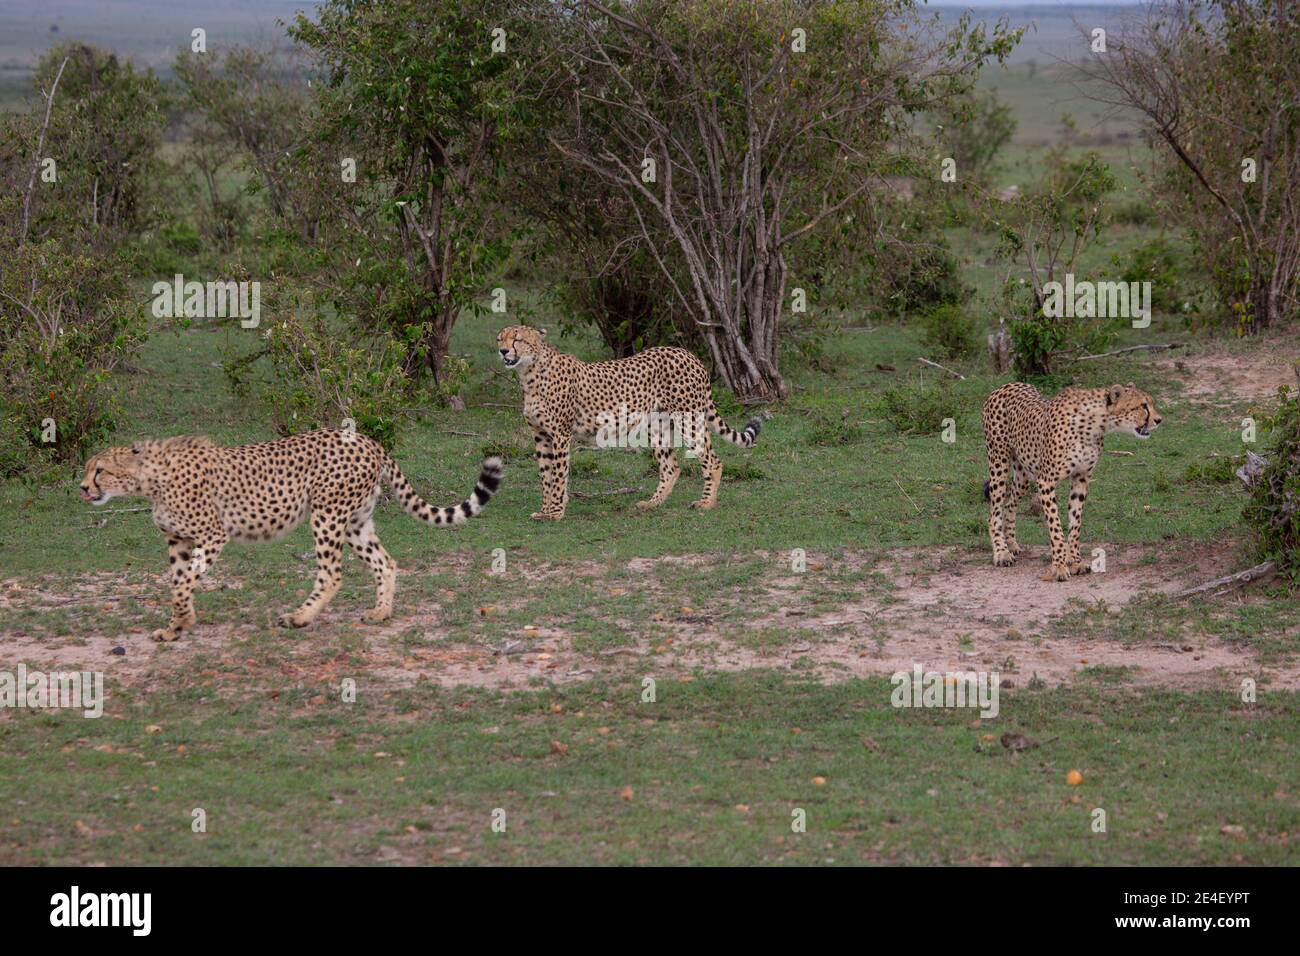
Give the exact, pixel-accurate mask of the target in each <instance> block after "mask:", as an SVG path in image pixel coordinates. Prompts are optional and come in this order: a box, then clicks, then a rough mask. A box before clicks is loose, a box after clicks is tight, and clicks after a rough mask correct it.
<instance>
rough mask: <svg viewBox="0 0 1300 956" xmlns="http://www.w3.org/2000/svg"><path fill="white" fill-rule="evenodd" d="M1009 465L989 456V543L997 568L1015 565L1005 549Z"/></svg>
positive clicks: (1011, 552)
mask: <svg viewBox="0 0 1300 956" xmlns="http://www.w3.org/2000/svg"><path fill="white" fill-rule="evenodd" d="M1009 472H1010V465H1009V464H1008V463H1007V462H1006V461H1005V460H1003V459H1002V458H1000V457H995V456H994V455H993V454H990V455H989V543H990V544H992V545H993V564H994V565H995V566H996V567H999V568H1005V567H1010V566H1011V565H1013V564H1015V563H1016V555H1015V552H1014V551H1012V550H1011V549H1010V548H1008V547H1007V538H1006V524H1005V522H1006V512H1007V508H1006V496H1007V494H1008V492H1009V489H1008V488H1007V475H1008V474H1009Z"/></svg>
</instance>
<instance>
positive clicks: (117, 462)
mask: <svg viewBox="0 0 1300 956" xmlns="http://www.w3.org/2000/svg"><path fill="white" fill-rule="evenodd" d="M143 464H144V462H143V452H142V450H141V447H140V446H139V445H134V446H130V447H128V446H126V445H120V446H118V447H116V448H110V449H108V451H103V452H100V453H99V454H98V455H96V456H95V457H94V458H92V459H90V461H88V462H86V476H85V477H84V478H82V479H81V497H82V498H84V499H85V500H86V501H88V502H90V504H92V505H102V504H104V503H105V502H106V501H108V500H109V499H110V498H117V497H119V496H122V495H126V496H130V495H138V494H141V492H142V482H141V475H142V471H143Z"/></svg>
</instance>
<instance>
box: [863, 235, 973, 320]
mask: <svg viewBox="0 0 1300 956" xmlns="http://www.w3.org/2000/svg"><path fill="white" fill-rule="evenodd" d="M896 265H897V267H898V268H897V269H891V268H882V269H881V270H880V272H879V274H880V275H881V277H882V278H883V279H884V281H885V283H886V290H885V295H884V302H883V308H884V310H885V312H886V313H887V314H889V315H891V316H893V317H895V318H898V319H902V318H905V317H907V316H909V315H915V314H916V313H918V312H926V311H929V310H931V309H933V308H935V307H937V306H944V305H956V304H957V303H960V302H964V301H966V299H967V298H968V297H969V296H970V294H971V292H972V290H971V288H970V287H969V286H967V285H966V284H965V283H963V282H962V281H961V275H960V272H961V267H960V266H959V265H958V263H957V260H956V259H954V258H953V257H952V256H951V255H950V254H949V253H948V252H947V250H945V249H941V248H931V247H924V248H921V249H910V250H907V260H906V262H903V263H897V264H896Z"/></svg>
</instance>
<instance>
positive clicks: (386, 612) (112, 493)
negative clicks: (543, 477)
mask: <svg viewBox="0 0 1300 956" xmlns="http://www.w3.org/2000/svg"><path fill="white" fill-rule="evenodd" d="M501 475H502V467H501V459H499V458H489V459H487V461H485V462H483V469H482V473H481V474H480V475H479V479H478V484H477V485H475V487H474V492H473V494H472V495H470V497H469V498H468V499H466V500H465V501H463V502H461V503H460V504H459V505H454V506H449V507H446V508H435V507H431V506H430V505H427V504H425V503H424V502H423V501H422V500H421V499H420V497H419V495H417V494H416V493H415V489H414V488H412V487H411V485H410V484H409V483H408V482H407V480H406V478H405V477H404V476H403V475H402V472H401V469H399V468H398V467H397V463H396V462H395V461H393V459H392V458H391V457H389V455H388V453H387V452H386V451H384V449H383V446H382V445H380V444H379V443H378V442H376V441H374V440H372V439H370V438H367V437H365V436H364V435H359V434H357V433H356V432H355V431H352V430H337V429H323V430H320V431H313V432H307V433H304V434H301V435H294V436H292V437H290V438H284V439H281V440H279V441H271V442H261V443H258V444H255V445H239V446H237V447H233V448H227V447H223V446H221V445H218V444H216V443H215V442H213V441H211V440H210V439H207V438H202V437H198V436H183V437H179V438H168V439H165V440H162V441H142V442H139V443H137V444H135V445H130V446H118V447H115V448H110V449H108V450H107V451H105V452H101V453H100V454H98V455H96V456H95V457H93V458H91V459H90V461H88V462H87V463H86V473H85V477H84V478H83V480H82V482H81V496H82V498H83V499H85V500H86V501H87V502H88V503H90V504H92V505H102V504H104V503H105V502H107V501H109V500H110V499H112V498H116V497H119V496H124V497H136V498H147V499H149V500H150V501H151V502H152V503H153V521H154V524H155V525H157V526H158V529H159V530H160V531H162V533H163V534H164V535H165V536H166V537H167V560H168V562H169V563H170V565H171V568H170V581H171V588H172V614H171V621H170V623H168V625H167V626H166V627H164V628H161V629H159V630H157V631H154V633H153V638H154V640H156V641H175V640H177V639H179V638H180V636H181V634H182V632H183V631H185V630H187V629H190V628H193V627H194V624H195V622H196V620H197V618H196V616H195V613H194V586H195V584H197V583H198V580H199V578H201V577H202V576H203V573H204V572H205V571H207V569H208V568H209V567H211V566H212V563H213V562H214V561H216V559H217V557H218V555H220V554H221V550H222V549H223V548H224V547H225V546H226V543H227V542H229V541H274V540H276V539H278V538H282V537H284V536H285V535H287V534H288V533H289V532H290V531H292V530H293V529H294V528H296V527H297V526H298V525H299V524H300V523H302V521H303V520H304V519H305V518H306V517H307V516H308V514H310V515H311V530H312V535H313V536H314V537H315V539H316V569H317V570H316V584H315V587H313V588H312V592H311V594H310V596H308V598H307V600H306V601H305V602H303V605H302V606H301V607H300V608H298V609H297V610H296V611H293V612H291V613H288V614H284V615H282V616H281V617H280V620H279V623H280V624H281V625H282V626H285V627H306V626H307V625H308V624H310V623H311V622H312V621H313V620H315V619H316V616H317V615H318V614H320V612H321V610H322V609H323V608H324V607H325V605H326V604H328V603H329V602H330V600H331V599H332V598H333V597H334V595H335V593H336V592H337V591H338V589H339V586H340V584H342V580H343V575H342V558H343V542H344V540H346V541H347V543H348V544H349V545H350V546H351V548H352V550H353V551H354V552H355V553H356V555H357V557H359V558H361V560H363V561H365V562H366V564H368V565H369V566H370V570H371V571H372V572H373V573H374V576H375V607H374V609H373V610H371V611H367V612H366V613H365V614H364V615H362V617H363V618H364V619H365V620H367V621H370V622H372V623H378V622H380V621H384V620H386V619H387V618H388V617H389V616H390V615H391V614H392V613H393V594H394V592H395V591H396V589H397V562H395V561H394V560H393V559H392V558H391V557H390V556H389V554H388V552H387V551H385V550H384V547H383V545H382V544H380V543H379V538H378V537H377V536H376V534H375V525H374V521H373V520H372V517H371V516H372V514H373V512H374V510H375V504H376V503H377V502H378V501H379V497H380V494H381V492H382V490H383V489H384V488H390V489H391V490H392V492H393V493H394V495H395V496H396V498H397V500H398V501H399V502H401V505H402V508H403V509H404V510H405V511H406V513H407V514H409V515H411V516H412V517H415V518H418V519H419V520H421V521H423V522H425V523H426V524H431V525H452V524H460V523H462V522H464V521H467V520H468V519H469V518H472V517H474V516H475V515H478V514H479V513H480V512H482V510H483V507H484V505H486V504H487V502H488V499H490V498H491V497H492V494H493V493H494V492H495V491H496V490H497V488H498V487H499V486H500V484H501Z"/></svg>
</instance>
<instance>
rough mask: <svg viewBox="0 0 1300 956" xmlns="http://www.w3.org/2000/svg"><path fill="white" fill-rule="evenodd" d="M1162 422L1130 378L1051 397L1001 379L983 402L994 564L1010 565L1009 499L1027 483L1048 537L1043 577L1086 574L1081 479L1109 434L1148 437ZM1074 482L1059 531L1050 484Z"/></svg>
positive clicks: (1014, 546) (1014, 548)
mask: <svg viewBox="0 0 1300 956" xmlns="http://www.w3.org/2000/svg"><path fill="white" fill-rule="evenodd" d="M1160 422H1161V418H1160V413H1159V412H1157V411H1156V404H1155V402H1154V401H1152V400H1151V396H1150V395H1148V394H1147V393H1146V392H1144V391H1142V390H1141V389H1139V388H1135V387H1134V386H1133V384H1132V383H1131V382H1130V383H1129V384H1128V385H1112V386H1111V387H1110V388H1073V387H1071V388H1067V389H1065V390H1064V391H1062V392H1061V393H1060V394H1058V395H1057V396H1056V397H1055V398H1053V399H1052V400H1051V401H1050V402H1049V401H1047V400H1046V399H1044V398H1043V396H1042V395H1040V394H1039V393H1038V389H1036V388H1034V387H1033V386H1032V385H1026V384H1025V383H1024V382H1012V383H1010V384H1008V385H1003V386H1002V387H1001V388H999V389H998V390H997V391H995V392H994V393H993V394H992V395H990V396H989V397H988V401H986V402H985V403H984V439H985V441H986V442H987V443H988V451H989V480H988V481H986V482H985V483H984V497H985V498H986V499H987V500H988V501H989V537H990V538H991V539H992V542H993V563H994V564H996V565H998V566H999V567H1002V566H1005V565H1010V564H1015V563H1016V555H1017V554H1019V553H1020V551H1021V547H1020V544H1019V542H1018V541H1016V504H1017V503H1018V502H1019V501H1020V496H1021V495H1022V494H1024V492H1025V489H1026V488H1027V487H1028V485H1029V483H1030V482H1031V481H1033V482H1034V483H1035V484H1036V485H1037V488H1038V500H1039V504H1040V505H1041V506H1042V509H1043V516H1044V518H1045V519H1046V521H1047V530H1048V532H1049V534H1050V535H1051V538H1052V569H1051V570H1050V571H1049V572H1048V573H1047V575H1046V576H1045V577H1044V578H1043V580H1044V581H1064V580H1066V579H1068V578H1069V577H1070V575H1071V574H1087V573H1088V571H1089V570H1090V569H1091V566H1090V565H1089V564H1087V563H1086V562H1082V561H1080V560H1079V522H1080V520H1081V519H1082V517H1083V503H1084V501H1085V500H1086V499H1087V497H1088V481H1089V479H1091V478H1092V470H1093V468H1095V467H1096V465H1097V461H1098V460H1099V459H1100V458H1101V450H1102V442H1103V441H1104V439H1105V437H1106V434H1107V433H1108V432H1125V433H1127V434H1130V435H1134V436H1136V437H1138V438H1149V437H1150V435H1151V432H1152V431H1154V430H1155V428H1156V426H1158V425H1159V424H1160ZM1066 478H1071V479H1073V480H1074V485H1073V487H1072V488H1071V490H1070V534H1069V537H1068V539H1067V538H1066V536H1065V535H1064V534H1062V532H1061V515H1060V509H1059V507H1058V504H1057V501H1056V485H1057V483H1058V482H1060V481H1063V480H1064V479H1066Z"/></svg>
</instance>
